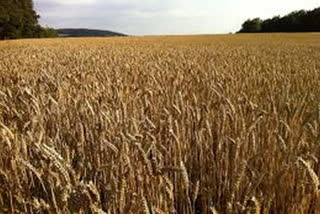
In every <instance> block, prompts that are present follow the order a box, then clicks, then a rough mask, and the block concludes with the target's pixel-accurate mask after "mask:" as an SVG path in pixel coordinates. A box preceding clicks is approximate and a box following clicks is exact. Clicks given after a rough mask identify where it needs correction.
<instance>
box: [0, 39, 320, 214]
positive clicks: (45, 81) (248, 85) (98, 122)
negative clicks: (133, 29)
mask: <svg viewBox="0 0 320 214" xmlns="http://www.w3.org/2000/svg"><path fill="white" fill-rule="evenodd" d="M0 143H1V144H0V213H33V214H36V213H110V214H129V213H132V214H139V213H144V214H162V213H170V214H174V213H176V214H195V213H201V214H207V213H212V214H217V213H219V214H238V213H240V214H247V213H248V214H249V213H254V214H268V213H277V214H278V213H279V214H300V213H308V214H309V213H310V214H311V213H320V186H319V179H318V176H319V175H320V162H319V161H320V160H318V159H319V158H320V34H270V35H263V34H261V35H221V36H185V37H181V36H172V37H164V36H163V37H132V38H112V39H102V38H100V39H99V38H96V39H55V40H20V41H4V42H0Z"/></svg>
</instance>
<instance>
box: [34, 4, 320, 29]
mask: <svg viewBox="0 0 320 214" xmlns="http://www.w3.org/2000/svg"><path fill="white" fill-rule="evenodd" d="M34 2H35V7H36V10H37V12H38V14H39V15H40V16H41V18H40V23H41V24H42V25H44V26H50V27H54V28H92V29H104V30H111V31H116V32H120V33H125V34H128V35H168V34H179V35H180V34H220V33H230V32H236V31H238V30H239V29H240V28H241V24H242V23H243V22H244V21H245V20H246V19H248V18H255V17H260V18H271V17H273V16H275V15H285V14H287V13H290V12H292V11H295V10H300V9H305V10H310V9H314V8H316V7H320V1H319V0H219V1H218V0H34Z"/></svg>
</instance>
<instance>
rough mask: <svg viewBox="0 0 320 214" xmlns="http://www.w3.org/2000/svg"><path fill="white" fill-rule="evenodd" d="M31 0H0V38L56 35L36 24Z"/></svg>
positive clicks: (51, 30) (36, 19)
mask: <svg viewBox="0 0 320 214" xmlns="http://www.w3.org/2000/svg"><path fill="white" fill-rule="evenodd" d="M38 19H39V16H38V15H37V13H36V11H35V10H34V4H33V1H32V0H0V39H17V38H33V37H37V38H39V37H56V36H57V34H55V33H53V29H50V31H49V32H47V31H48V29H47V28H42V27H41V26H40V25H39V24H38Z"/></svg>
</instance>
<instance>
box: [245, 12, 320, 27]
mask: <svg viewBox="0 0 320 214" xmlns="http://www.w3.org/2000/svg"><path fill="white" fill-rule="evenodd" d="M264 32H320V7H319V8H316V9H314V10H309V11H306V10H299V11H294V12H292V13H289V14H288V15H285V16H282V17H281V16H275V17H273V18H271V19H266V20H262V19H260V18H254V19H248V20H247V21H245V22H244V23H243V24H242V28H241V30H240V31H239V33H264Z"/></svg>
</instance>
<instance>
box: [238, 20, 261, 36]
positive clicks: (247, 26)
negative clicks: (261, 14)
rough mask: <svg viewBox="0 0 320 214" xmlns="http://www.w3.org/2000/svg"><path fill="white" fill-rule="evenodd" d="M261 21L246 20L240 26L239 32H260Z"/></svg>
mask: <svg viewBox="0 0 320 214" xmlns="http://www.w3.org/2000/svg"><path fill="white" fill-rule="evenodd" d="M261 24H262V20H261V19H260V18H255V19H248V20H247V21H245V22H244V23H243V24H242V29H241V30H240V32H248V33H256V32H260V31H261Z"/></svg>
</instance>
